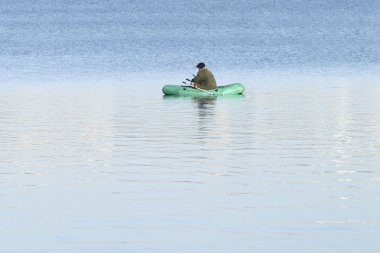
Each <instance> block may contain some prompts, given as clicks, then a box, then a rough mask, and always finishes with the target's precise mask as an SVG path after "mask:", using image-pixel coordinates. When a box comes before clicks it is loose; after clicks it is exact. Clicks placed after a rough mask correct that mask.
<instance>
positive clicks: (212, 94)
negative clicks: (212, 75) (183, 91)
mask: <svg viewBox="0 0 380 253" xmlns="http://www.w3.org/2000/svg"><path fill="white" fill-rule="evenodd" d="M186 80H187V81H189V82H191V81H190V80H189V79H187V78H186ZM182 83H184V84H187V83H185V82H182ZM191 87H193V88H195V89H197V90H200V91H203V92H206V93H207V94H210V95H211V96H215V94H214V93H211V92H208V91H207V90H204V89H201V88H198V87H196V86H191Z"/></svg>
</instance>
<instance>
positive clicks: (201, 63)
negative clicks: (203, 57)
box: [197, 62, 206, 69]
mask: <svg viewBox="0 0 380 253" xmlns="http://www.w3.org/2000/svg"><path fill="white" fill-rule="evenodd" d="M204 67H206V64H204V63H203V62H200V63H198V65H197V68H199V69H203V68H204Z"/></svg>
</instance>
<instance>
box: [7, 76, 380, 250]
mask: <svg viewBox="0 0 380 253" xmlns="http://www.w3.org/2000/svg"><path fill="white" fill-rule="evenodd" d="M298 80H301V79H298ZM313 80H314V81H315V80H316V79H313ZM332 80H333V81H332ZM359 80H361V81H360V82H359V81H358V80H355V79H354V78H338V79H334V78H329V79H328V81H329V83H327V84H325V85H324V87H323V88H320V87H317V86H315V84H314V83H310V82H309V83H308V82H306V81H305V80H304V81H302V82H300V81H299V82H298V83H297V82H295V81H287V80H283V81H282V82H278V83H277V82H276V81H275V80H272V82H271V83H270V82H269V80H268V79H261V80H258V81H257V82H256V83H255V85H248V86H247V94H246V95H245V96H242V97H226V98H216V99H213V98H202V99H192V98H170V97H163V96H162V95H161V94H160V93H159V89H160V87H159V86H158V85H149V87H154V90H155V91H157V92H151V93H147V92H146V89H147V88H148V87H144V85H143V86H142V87H140V88H139V89H137V90H136V89H133V88H131V87H133V84H130V85H127V86H124V87H123V86H121V85H115V86H112V85H89V86H77V85H72V86H70V87H68V86H61V87H60V86H54V87H47V86H42V87H41V86H40V87H28V86H15V87H11V88H8V89H4V90H3V92H2V93H1V95H0V101H1V104H0V105H1V110H0V111H1V114H0V115H1V132H0V142H1V148H0V149H1V152H0V161H1V181H0V186H1V192H0V199H1V206H0V211H1V216H2V218H1V227H2V228H1V230H0V235H1V241H2V245H3V246H2V247H3V249H5V252H24V251H25V250H28V251H32V252H105V251H107V252H109V251H112V252H126V251H127V252H156V251H160V252H178V251H181V252H194V251H196V252H231V251H238V252H252V251H254V250H258V251H261V252H305V251H307V252H341V251H345V252H357V251H359V250H362V249H365V251H366V252H376V251H377V250H378V249H379V246H380V245H379V242H378V236H379V229H378V228H379V223H380V218H379V211H380V210H379V209H380V205H379V201H380V195H379V188H380V170H379V164H380V157H379V155H378V154H379V151H380V147H379V145H380V129H379V128H380V113H379V112H380V102H379V101H380V100H379V94H380V93H379V86H378V83H377V82H373V78H371V79H370V80H367V81H365V80H362V79H359ZM324 81H327V80H326V79H320V80H318V83H324ZM286 82H287V83H286ZM284 83H285V84H286V85H285V86H284V85H283V84H284ZM268 84H271V85H268ZM147 86H148V85H147ZM359 86H360V87H359ZM285 87H286V88H285ZM20 242H22V244H20Z"/></svg>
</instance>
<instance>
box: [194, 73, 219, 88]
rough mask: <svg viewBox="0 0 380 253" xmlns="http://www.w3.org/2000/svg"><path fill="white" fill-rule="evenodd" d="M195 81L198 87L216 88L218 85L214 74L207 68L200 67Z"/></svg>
mask: <svg viewBox="0 0 380 253" xmlns="http://www.w3.org/2000/svg"><path fill="white" fill-rule="evenodd" d="M193 82H194V83H196V84H198V85H197V86H198V88H201V89H205V90H210V89H215V88H216V87H217V86H216V81H215V78H214V75H213V74H212V73H211V71H210V70H208V69H206V68H203V69H200V70H199V71H198V73H197V75H196V76H195V77H194V80H193Z"/></svg>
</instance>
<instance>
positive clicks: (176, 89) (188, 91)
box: [162, 83, 245, 97]
mask: <svg viewBox="0 0 380 253" xmlns="http://www.w3.org/2000/svg"><path fill="white" fill-rule="evenodd" d="M244 90H245V88H244V86H243V85H242V84H241V83H234V84H229V85H225V86H218V88H216V89H212V90H202V89H196V88H193V87H191V86H183V85H172V84H167V85H165V86H164V87H162V92H163V93H164V94H165V95H176V96H191V97H203V96H225V95H238V94H243V92H244Z"/></svg>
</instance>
